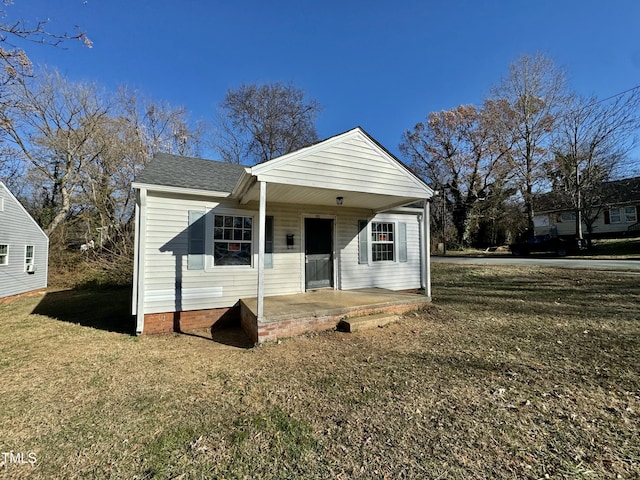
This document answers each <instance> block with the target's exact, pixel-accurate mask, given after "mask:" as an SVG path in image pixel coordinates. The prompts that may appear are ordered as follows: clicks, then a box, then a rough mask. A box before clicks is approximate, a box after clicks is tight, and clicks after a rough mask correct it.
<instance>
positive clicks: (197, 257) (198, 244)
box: [187, 210, 206, 270]
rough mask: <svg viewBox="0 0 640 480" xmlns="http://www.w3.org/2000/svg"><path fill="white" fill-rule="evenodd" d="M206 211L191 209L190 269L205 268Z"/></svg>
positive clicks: (188, 261) (188, 262)
mask: <svg viewBox="0 0 640 480" xmlns="http://www.w3.org/2000/svg"><path fill="white" fill-rule="evenodd" d="M205 230H206V228H205V212H198V211H194V210H189V229H188V237H189V239H188V242H189V245H188V247H187V248H188V251H187V253H188V255H187V269H188V270H203V269H204V237H205Z"/></svg>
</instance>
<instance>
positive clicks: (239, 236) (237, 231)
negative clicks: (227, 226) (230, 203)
mask: <svg viewBox="0 0 640 480" xmlns="http://www.w3.org/2000/svg"><path fill="white" fill-rule="evenodd" d="M233 239H234V240H242V229H241V228H236V229H234V230H233Z"/></svg>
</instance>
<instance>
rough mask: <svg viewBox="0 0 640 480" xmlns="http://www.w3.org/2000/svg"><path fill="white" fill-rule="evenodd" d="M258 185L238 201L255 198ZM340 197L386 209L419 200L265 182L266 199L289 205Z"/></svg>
mask: <svg viewBox="0 0 640 480" xmlns="http://www.w3.org/2000/svg"><path fill="white" fill-rule="evenodd" d="M259 197H260V189H259V187H258V184H257V183H256V184H254V185H252V187H251V188H250V189H249V190H248V191H247V192H246V193H245V194H244V195H243V196H242V199H241V202H242V203H248V202H251V201H255V202H257V201H259ZM337 197H342V198H343V204H342V206H343V207H344V208H365V209H368V210H373V211H380V210H387V209H389V208H393V207H397V206H399V205H406V204H408V203H411V202H414V201H417V200H421V199H420V198H415V197H402V196H396V195H383V194H376V193H364V192H354V191H347V190H338V189H330V188H320V187H304V186H297V185H284V184H278V183H269V184H268V185H267V203H269V202H276V203H287V204H292V205H322V206H333V207H335V206H336V198H337Z"/></svg>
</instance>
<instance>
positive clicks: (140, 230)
mask: <svg viewBox="0 0 640 480" xmlns="http://www.w3.org/2000/svg"><path fill="white" fill-rule="evenodd" d="M137 197H138V198H137V200H138V201H137V202H136V230H135V245H134V269H135V271H134V277H133V278H134V282H135V283H134V292H133V298H134V303H135V305H134V308H135V311H134V312H133V313H134V314H135V316H136V335H141V334H142V332H143V331H144V247H145V245H144V244H145V242H144V239H145V234H146V228H147V220H146V217H147V215H146V206H147V189H146V188H141V189H140V190H138V195H137Z"/></svg>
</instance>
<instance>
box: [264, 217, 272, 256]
mask: <svg viewBox="0 0 640 480" xmlns="http://www.w3.org/2000/svg"><path fill="white" fill-rule="evenodd" d="M264 268H273V217H272V216H267V217H266V218H265V232H264Z"/></svg>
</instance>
